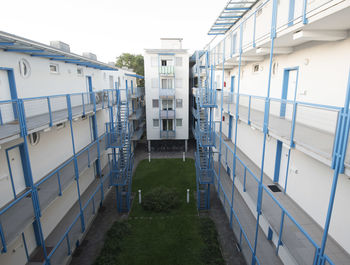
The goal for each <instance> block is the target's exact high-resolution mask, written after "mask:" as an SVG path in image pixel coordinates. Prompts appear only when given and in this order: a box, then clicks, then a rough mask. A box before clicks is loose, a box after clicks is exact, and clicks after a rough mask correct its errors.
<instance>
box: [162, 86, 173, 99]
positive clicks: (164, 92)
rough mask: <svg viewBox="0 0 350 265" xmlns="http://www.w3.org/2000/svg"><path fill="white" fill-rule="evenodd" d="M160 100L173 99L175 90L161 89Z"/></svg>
mask: <svg viewBox="0 0 350 265" xmlns="http://www.w3.org/2000/svg"><path fill="white" fill-rule="evenodd" d="M159 97H160V98H174V97H175V88H161V89H159Z"/></svg>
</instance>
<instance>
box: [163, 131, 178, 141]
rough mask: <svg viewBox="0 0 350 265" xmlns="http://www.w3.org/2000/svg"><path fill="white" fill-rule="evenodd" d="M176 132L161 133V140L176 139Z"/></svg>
mask: <svg viewBox="0 0 350 265" xmlns="http://www.w3.org/2000/svg"><path fill="white" fill-rule="evenodd" d="M175 136H176V133H175V131H160V138H162V139H175Z"/></svg>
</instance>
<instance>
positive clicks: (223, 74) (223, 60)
mask: <svg viewBox="0 0 350 265" xmlns="http://www.w3.org/2000/svg"><path fill="white" fill-rule="evenodd" d="M221 83H222V85H221V103H220V140H219V144H220V145H219V170H218V171H219V172H218V176H219V181H218V186H220V182H221V181H220V179H221V174H220V173H221V156H222V154H221V145H222V118H223V117H222V113H223V104H224V103H223V102H224V83H225V40H224V45H223V59H222V80H221Z"/></svg>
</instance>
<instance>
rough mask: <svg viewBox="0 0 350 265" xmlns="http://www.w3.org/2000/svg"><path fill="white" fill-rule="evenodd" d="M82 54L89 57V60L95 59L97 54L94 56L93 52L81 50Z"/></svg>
mask: <svg viewBox="0 0 350 265" xmlns="http://www.w3.org/2000/svg"><path fill="white" fill-rule="evenodd" d="M83 56H84V57H86V58H89V59H91V60H95V61H97V56H96V54H94V53H91V52H83Z"/></svg>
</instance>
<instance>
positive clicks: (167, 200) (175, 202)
mask: <svg viewBox="0 0 350 265" xmlns="http://www.w3.org/2000/svg"><path fill="white" fill-rule="evenodd" d="M178 206H179V198H178V195H177V192H176V191H175V190H174V189H170V188H166V187H162V186H160V187H156V188H154V189H152V190H151V191H149V192H147V193H146V194H145V196H144V198H143V201H142V208H143V209H144V210H146V211H153V212H158V213H159V212H169V211H170V210H171V209H175V208H177V207H178Z"/></svg>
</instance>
